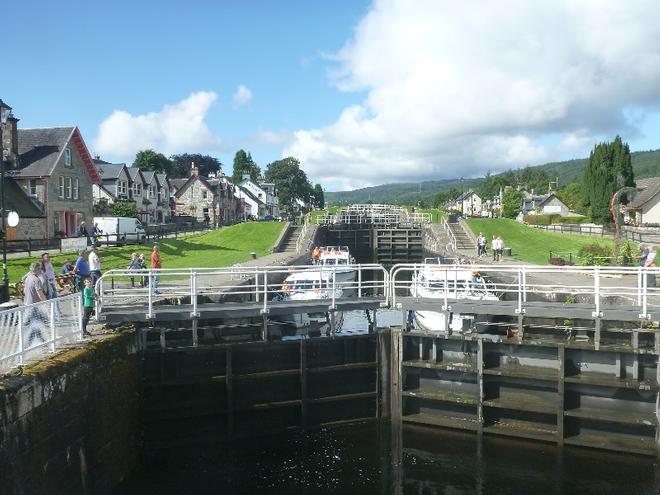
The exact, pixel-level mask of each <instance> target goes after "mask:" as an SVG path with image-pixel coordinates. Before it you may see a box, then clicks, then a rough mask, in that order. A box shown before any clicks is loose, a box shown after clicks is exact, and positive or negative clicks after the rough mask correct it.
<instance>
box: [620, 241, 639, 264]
mask: <svg viewBox="0 0 660 495" xmlns="http://www.w3.org/2000/svg"><path fill="white" fill-rule="evenodd" d="M635 256H637V248H636V247H635V244H634V243H633V242H630V241H626V242H624V243H623V244H622V245H621V248H620V250H619V259H618V262H619V265H621V266H633V265H634V264H635V263H634V262H635Z"/></svg>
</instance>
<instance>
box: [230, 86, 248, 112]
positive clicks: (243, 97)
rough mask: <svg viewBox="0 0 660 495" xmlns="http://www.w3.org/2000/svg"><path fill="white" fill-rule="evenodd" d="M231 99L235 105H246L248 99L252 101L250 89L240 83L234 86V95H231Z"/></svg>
mask: <svg viewBox="0 0 660 495" xmlns="http://www.w3.org/2000/svg"><path fill="white" fill-rule="evenodd" d="M232 101H233V102H234V106H235V107H241V106H243V105H247V104H248V103H250V101H252V91H251V90H250V88H248V87H247V86H243V85H242V84H241V85H239V86H238V88H236V91H235V92H234V96H233V97H232Z"/></svg>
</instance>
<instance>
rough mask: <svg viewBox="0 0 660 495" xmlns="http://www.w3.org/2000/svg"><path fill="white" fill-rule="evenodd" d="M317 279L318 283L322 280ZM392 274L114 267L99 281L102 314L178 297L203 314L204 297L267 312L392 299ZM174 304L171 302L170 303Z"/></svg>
mask: <svg viewBox="0 0 660 495" xmlns="http://www.w3.org/2000/svg"><path fill="white" fill-rule="evenodd" d="M294 274H308V275H309V276H308V277H300V276H299V277H296V278H297V279H301V278H302V279H308V280H310V282H309V283H308V284H305V283H303V282H301V283H300V285H298V286H296V287H293V286H289V287H286V286H285V285H284V282H285V280H286V279H287V277H289V276H290V275H294ZM316 282H317V283H316ZM389 288H390V283H389V273H388V271H387V270H386V269H385V268H383V267H382V266H381V265H377V264H360V265H338V266H333V267H320V266H318V265H301V266H267V267H258V266H234V267H229V268H189V269H162V270H135V271H131V270H109V271H107V272H105V273H104V274H103V276H102V277H101V278H100V279H99V280H98V282H97V284H96V293H97V296H98V297H97V301H96V304H97V308H96V310H97V314H99V315H102V314H103V313H104V312H105V311H109V310H111V309H112V308H113V307H118V306H124V307H125V306H138V307H143V308H144V310H145V314H146V315H147V317H148V318H151V317H153V316H154V314H155V311H156V310H157V309H158V308H159V307H161V308H162V307H163V306H161V304H162V301H163V300H168V299H169V300H172V299H177V300H178V301H180V302H183V303H184V304H189V305H191V306H192V309H191V310H190V312H191V314H193V315H196V314H198V306H199V304H200V302H201V301H200V300H201V299H202V298H208V299H210V300H214V301H218V302H229V301H236V302H239V301H240V302H244V301H246V300H247V301H250V302H253V303H256V304H258V305H260V307H261V311H262V313H264V314H267V313H268V310H269V308H270V307H271V306H272V305H273V304H277V303H279V302H281V301H283V300H286V299H287V298H289V299H294V297H292V295H293V294H295V299H296V300H317V299H318V300H325V301H326V302H327V303H328V305H329V307H330V308H334V307H335V306H336V302H337V300H338V299H341V298H352V299H353V298H382V299H383V304H387V303H388V301H389ZM168 307H171V306H168Z"/></svg>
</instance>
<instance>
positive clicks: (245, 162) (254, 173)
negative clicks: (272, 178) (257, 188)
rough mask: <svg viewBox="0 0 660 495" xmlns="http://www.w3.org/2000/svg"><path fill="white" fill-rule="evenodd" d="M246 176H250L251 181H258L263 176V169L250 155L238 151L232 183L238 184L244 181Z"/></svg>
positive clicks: (235, 157)
mask: <svg viewBox="0 0 660 495" xmlns="http://www.w3.org/2000/svg"><path fill="white" fill-rule="evenodd" d="M246 174H249V175H250V179H252V180H253V181H256V180H257V177H259V175H260V174H261V169H260V168H259V165H257V164H256V163H254V160H253V159H252V156H251V155H250V153H246V152H245V151H243V150H238V151H237V152H236V155H235V156H234V171H233V172H232V174H231V181H232V182H233V183H234V184H238V183H239V182H241V181H242V180H243V175H246Z"/></svg>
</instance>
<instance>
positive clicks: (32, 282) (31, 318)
mask: <svg viewBox="0 0 660 495" xmlns="http://www.w3.org/2000/svg"><path fill="white" fill-rule="evenodd" d="M40 275H41V263H32V264H31V265H30V272H29V273H28V274H27V275H26V276H25V279H24V280H23V293H24V296H23V304H25V305H26V306H29V305H30V304H34V303H38V302H41V301H45V300H47V297H46V293H45V291H44V286H43V281H42V279H41V277H40ZM24 318H25V322H26V326H27V327H28V329H29V331H30V334H29V336H28V347H30V346H31V345H32V341H33V340H34V339H36V338H38V339H39V340H41V342H44V341H45V340H46V339H44V336H43V334H42V333H41V328H42V327H45V323H44V315H43V314H42V313H41V310H40V308H38V307H32V308H28V309H27V310H26V311H25V313H24Z"/></svg>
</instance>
